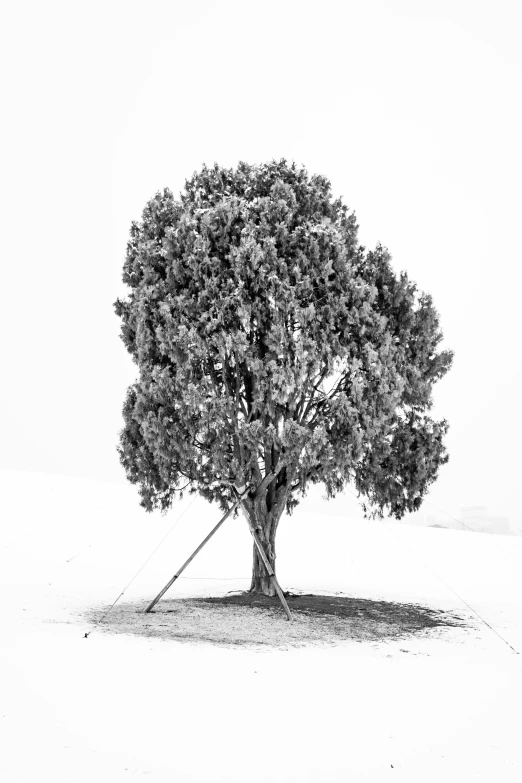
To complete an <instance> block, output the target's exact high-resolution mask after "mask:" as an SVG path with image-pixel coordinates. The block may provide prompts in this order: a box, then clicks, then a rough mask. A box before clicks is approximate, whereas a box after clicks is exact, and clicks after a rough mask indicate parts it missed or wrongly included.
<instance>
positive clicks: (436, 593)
mask: <svg viewBox="0 0 522 783" xmlns="http://www.w3.org/2000/svg"><path fill="white" fill-rule="evenodd" d="M0 491H1V493H2V506H1V508H2V522H3V524H2V536H1V539H0V558H1V573H0V580H1V582H2V598H1V600H2V607H1V608H2V619H3V622H2V628H1V632H0V633H1V641H2V645H1V660H0V671H1V675H0V677H1V682H0V694H1V696H0V744H1V746H2V752H1V754H0V778H1V780H2V781H5V783H11V781H13V782H14V781H24V783H25V782H27V783H33V782H34V781H47V780H49V781H53V783H69V782H70V783H77V782H78V783H83V782H84V781H85V782H87V781H89V783H91V781H93V780H99V781H110V782H111V783H119V781H126V780H137V779H140V780H141V779H144V780H155V781H173V780H175V781H181V782H183V781H198V782H200V781H201V783H203V782H206V781H209V782H210V781H212V783H213V781H223V783H224V782H225V781H226V782H227V783H236V782H237V783H258V782H259V783H261V782H263V783H272V781H273V782H274V783H280V782H281V783H283V782H286V781H295V782H296V783H297V781H299V783H301V782H302V781H310V782H311V781H314V782H315V781H325V782H327V781H346V780H356V781H381V780H382V781H384V780H397V781H408V782H411V783H418V781H423V783H425V782H426V781H440V780H441V779H444V780H450V781H452V780H455V781H457V780H458V781H463V780H465V781H484V782H485V781H488V783H489V781H493V780H499V781H503V782H507V783H510V782H511V781H519V780H520V779H522V751H521V741H520V719H521V711H522V708H521V706H520V705H521V704H522V656H521V655H516V654H515V653H514V652H513V651H512V649H511V648H510V647H509V646H508V645H507V644H506V643H505V642H504V641H502V640H501V639H500V638H499V637H498V636H497V635H496V634H495V633H494V632H493V631H491V630H490V629H489V628H487V627H486V626H484V625H483V624H481V623H480V622H479V621H478V620H477V618H476V617H475V616H474V615H473V613H472V611H471V610H470V609H469V608H467V607H466V606H464V605H463V604H462V602H461V601H460V600H459V599H458V598H457V596H456V595H455V594H454V593H452V591H451V590H450V589H449V587H448V586H446V585H449V586H451V587H452V588H453V589H454V590H456V591H457V592H458V593H459V594H460V595H461V596H462V597H463V598H464V599H465V601H466V602H468V603H469V604H470V605H471V606H473V607H474V608H475V609H476V610H477V611H478V612H479V613H480V614H482V615H483V617H484V618H485V619H486V620H487V621H488V622H489V623H490V624H491V625H493V626H494V627H495V628H496V629H497V630H498V632H499V633H500V634H502V635H503V636H504V637H505V638H506V639H507V640H508V641H509V642H510V644H511V645H513V647H515V648H516V649H517V650H522V611H521V609H522V539H520V538H514V537H507V536H493V535H485V534H478V533H468V532H462V533H461V532H457V531H449V530H433V529H422V528H415V527H411V526H407V525H399V524H395V523H389V522H386V523H385V524H381V523H371V522H361V521H360V520H357V519H348V518H346V519H343V518H342V517H340V516H333V515H332V516H330V515H329V514H328V506H327V505H326V503H325V505H324V512H318V511H317V509H316V510H314V512H313V514H306V513H304V511H303V512H300V511H299V510H297V511H296V512H295V514H294V516H293V517H290V518H287V519H284V520H283V521H282V523H281V528H280V533H279V540H278V545H279V546H278V574H279V579H280V581H281V583H282V585H283V587H284V589H288V590H294V591H296V592H297V591H299V590H300V591H306V592H320V591H322V592H324V593H332V594H335V593H336V592H342V593H343V594H346V595H349V596H355V597H359V598H371V599H385V600H389V601H401V602H406V603H418V604H424V605H426V606H431V607H433V608H435V609H442V610H447V611H452V612H455V613H457V614H458V615H460V616H462V617H463V618H468V620H469V623H470V627H469V628H468V629H466V628H462V627H459V628H453V629H444V630H440V629H436V631H435V632H429V633H423V634H421V635H419V636H410V637H408V638H402V639H393V640H391V641H385V640H384V641H383V640H375V639H374V640H372V641H368V642H365V641H361V640H360V639H359V640H354V641H350V642H343V643H341V644H335V645H333V646H328V644H324V643H322V644H317V643H313V644H310V645H308V646H302V647H294V646H293V645H292V643H291V636H290V635H291V634H295V632H296V628H295V627H294V628H291V627H290V624H288V623H286V621H284V620H282V618H279V617H274V624H275V623H277V629H278V633H277V638H276V639H275V642H277V647H275V648H274V647H271V646H269V645H266V644H265V645H264V646H260V647H258V648H252V647H242V646H240V647H238V646H228V645H227V644H215V643H211V642H205V641H201V639H198V640H197V643H193V642H191V641H190V639H184V640H183V642H182V643H180V641H176V640H173V639H172V638H163V639H162V638H155V637H147V636H140V635H136V634H134V633H130V632H129V633H127V632H125V633H113V632H110V631H109V630H108V628H107V627H106V629H105V630H103V631H102V630H101V629H97V630H94V631H93V632H92V633H91V635H90V636H89V637H88V638H87V639H85V638H84V633H85V632H86V631H88V630H89V627H90V626H89V623H88V622H87V620H86V619H85V615H86V614H88V613H90V612H92V611H93V610H96V609H98V608H99V607H100V606H105V607H106V606H108V605H109V604H111V603H112V601H114V599H115V598H116V597H117V596H118V595H119V593H121V591H122V590H123V589H124V587H125V585H126V584H127V583H128V582H129V580H130V579H131V578H132V576H133V575H134V573H135V572H136V571H137V570H138V568H139V567H140V566H141V565H142V564H143V562H144V561H145V559H146V558H147V557H148V555H149V554H150V553H151V551H152V550H153V549H154V547H155V546H156V544H157V543H158V542H159V541H160V539H161V538H162V536H163V535H164V534H165V533H166V532H167V531H168V529H169V528H170V526H171V525H172V523H173V522H174V520H175V518H176V517H177V516H178V514H179V512H180V511H181V510H182V509H183V508H186V507H187V505H188V503H189V499H188V498H186V499H185V500H184V501H183V502H182V503H181V504H180V505H179V507H178V508H176V509H173V511H171V512H170V513H169V515H168V516H166V517H165V518H163V517H160V516H159V515H158V516H156V515H153V516H146V515H145V514H144V512H142V511H141V510H139V509H138V506H137V501H136V499H135V495H134V490H133V489H132V488H127V487H125V486H123V485H122V486H120V485H112V484H108V483H107V484H103V483H101V482H100V483H97V482H88V481H82V480H80V479H78V480H75V479H71V478H65V477H61V476H50V475H42V474H36V473H33V474H29V473H26V474H22V473H16V472H7V471H5V472H2V473H0ZM305 508H306V500H305V501H303V509H305ZM218 518H219V512H218V510H217V508H216V507H211V506H208V505H207V504H205V503H204V502H201V501H199V500H196V501H195V502H194V503H193V504H192V506H191V507H190V508H189V509H188V510H187V511H186V513H185V515H184V517H183V518H182V519H180V520H179V522H178V523H177V525H176V527H175V528H174V530H173V531H172V533H171V534H170V536H169V537H168V538H167V540H166V541H165V542H164V544H163V545H162V547H161V548H160V549H159V551H158V552H157V553H156V554H155V555H154V557H153V558H152V559H151V560H150V562H149V563H148V564H147V565H146V566H145V568H144V569H143V570H142V571H141V573H140V574H139V575H138V577H137V578H136V580H135V581H134V582H133V584H132V585H131V587H130V588H129V590H128V591H127V592H126V593H125V596H124V597H123V598H122V599H121V607H120V604H117V605H116V608H115V610H114V612H115V615H114V617H115V618H116V620H117V618H118V617H120V618H121V617H122V616H123V615H124V614H125V612H127V615H128V613H129V611H130V609H131V608H132V607H133V606H137V605H140V606H141V605H143V603H144V602H145V601H146V600H147V599H150V598H152V597H153V596H154V595H155V594H156V593H157V592H158V591H159V589H160V588H161V587H162V586H163V584H164V583H165V582H166V581H167V580H168V579H169V578H170V576H171V575H172V573H173V572H174V571H175V570H177V568H178V567H179V565H180V564H181V563H182V562H183V561H184V559H185V558H186V557H187V556H188V554H190V552H191V551H192V549H194V548H195V546H196V545H197V544H198V543H199V542H200V540H201V539H202V538H203V537H204V536H205V534H206V533H207V532H208V531H209V529H210V528H211V527H212V526H213V525H214V524H215V522H216V521H217V519H218ZM317 527H319V529H320V531H319V534H318V538H315V537H314V530H315V529H316V528H317ZM250 556H251V543H250V539H249V535H248V532H247V530H246V526H245V524H244V522H243V520H242V519H241V518H240V517H239V518H238V519H235V520H229V521H227V522H226V523H225V525H224V526H223V528H222V529H221V530H220V531H219V532H218V533H217V534H216V536H215V538H214V539H212V541H211V542H210V543H209V544H208V546H207V548H206V549H205V550H203V552H202V553H201V554H200V555H199V556H198V558H197V559H196V560H195V561H194V563H193V564H192V565H191V566H190V567H189V570H187V576H189V577H191V578H190V579H185V580H183V581H181V580H180V581H179V582H178V583H177V584H176V585H175V586H174V587H173V588H172V592H171V593H169V594H168V595H167V597H166V599H165V602H164V606H163V609H162V611H163V616H161V614H160V613H159V614H158V615H156V616H155V617H154V618H153V619H152V620H151V622H154V623H158V622H159V621H158V618H159V620H160V621H161V623H166V624H167V626H166V627H167V631H168V623H169V622H171V620H170V619H165V618H172V617H175V613H170V614H169V613H168V612H166V609H167V608H168V607H169V606H172V605H173V604H172V602H173V601H174V600H175V599H176V598H180V597H190V596H192V597H198V596H200V597H203V596H206V595H220V594H225V593H227V592H229V591H232V590H242V589H244V588H246V587H248V576H249V569H250ZM71 558H72V559H71ZM67 561H69V562H67ZM430 569H433V571H435V572H436V573H437V574H438V576H439V577H440V578H441V579H442V580H443V581H444V582H445V583H446V585H445V584H443V583H442V582H441V581H440V580H439V579H437V577H436V576H435V575H434V574H433V572H432V571H431V570H430ZM206 577H212V578H211V579H208V578H206ZM169 601H170V602H171V603H170V604H169ZM178 606H179V604H178ZM158 608H160V607H158ZM254 615H255V611H254ZM223 616H225V612H223ZM227 616H228V617H230V616H231V615H230V614H229V615H227ZM234 616H235V618H236V619H235V620H234V622H236V623H237V625H236V627H237V629H238V633H239V630H240V629H241V628H242V632H245V626H244V625H243V623H247V622H253V621H252V620H248V621H247V620H246V619H245V618H246V615H245V610H243V609H242V610H241V612H239V613H237V612H236V614H235V615H234ZM252 616H253V615H250V617H252ZM136 617H138V615H136ZM109 618H111V615H109ZM109 618H108V619H109ZM186 619H190V618H186ZM196 619H199V621H201V617H200V618H197V617H195V618H194V620H196ZM116 620H114V619H112V620H111V622H113V623H115V622H116ZM139 622H143V618H139ZM256 622H257V621H256ZM254 625H255V622H254ZM265 625H266V623H265ZM259 627H260V628H261V630H262V627H261V626H259ZM274 628H275V625H274V627H271V630H270V633H274ZM120 630H121V628H120ZM207 630H209V632H210V631H212V633H214V634H216V628H215V627H213V628H211V629H207ZM253 630H254V631H256V629H255V628H254V629H253ZM167 631H166V632H165V636H166V637H168V633H167ZM259 632H261V631H259ZM266 632H267V633H268V631H266ZM223 633H224V634H232V635H234V633H236V631H235V629H234V626H233V623H232V624H231V623H230V622H229V623H228V626H227V627H226V628H224V630H223ZM249 633H252V628H251V629H250V630H249ZM303 633H304V631H303ZM301 641H302V640H301ZM312 641H314V640H312Z"/></svg>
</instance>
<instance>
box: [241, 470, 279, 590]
mask: <svg viewBox="0 0 522 783" xmlns="http://www.w3.org/2000/svg"><path fill="white" fill-rule="evenodd" d="M273 483H274V484H275V483H276V482H275V480H274V482H273ZM288 491H289V490H288V485H287V484H286V482H285V483H284V484H283V485H281V486H280V487H278V488H277V489H275V488H274V487H267V488H266V489H264V490H263V492H262V493H261V494H258V495H257V496H256V497H255V498H253V499H250V500H248V501H246V502H245V503H243V504H242V505H243V512H244V514H245V516H246V518H247V523H248V525H249V527H250V529H253V530H255V532H256V533H257V535H258V538H259V541H260V543H261V546H262V547H263V549H264V551H265V554H266V556H267V559H268V562H269V563H270V565H271V567H272V569H273V571H274V573H276V572H277V571H276V551H275V538H276V532H277V526H278V524H279V520H280V518H281V516H282V514H283V511H284V508H285V505H286V500H287V497H288ZM250 592H252V593H260V594H262V595H268V596H274V595H276V590H275V587H274V584H273V581H272V580H271V578H270V575H269V574H268V572H267V570H266V567H265V564H264V563H263V561H262V559H261V556H260V554H259V552H258V550H257V547H256V545H255V544H253V560H252V580H251V583H250Z"/></svg>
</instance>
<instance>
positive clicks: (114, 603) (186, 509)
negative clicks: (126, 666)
mask: <svg viewBox="0 0 522 783" xmlns="http://www.w3.org/2000/svg"><path fill="white" fill-rule="evenodd" d="M196 497H197V495H194V497H193V498H192V500H191V501H190V503H189V504H188V506H187V507H186V508H185V509H184V511H182V512H181V514H180V515H179V517H177V519H175V520H174V522H173V523H172V526H171V528H170V530H168V531H167V533H165V535H164V536H163V538H162V539H161V541H160V542H159V544H158V545H157V547H156V548H155V549H154V550H153V551H152V552H151V553H150V555H149V556H148V558H147V559H146V560H145V562H144V563H143V565H142V566H141V567H140V568H139V569H138V570H137V571H136V573H135V574H134V576H133V577H132V579H131V580H130V582H129V583H128V585H126V586H125V587H124V588H123V590H122V591H121V593H120V594H119V596H118V597H117V598H116V600H115V601H113V603H112V604H111V605H110V606H109V608H108V609H107V611H106V612H104V614H103V615H102V616H101V617H100V619H99V620H97V621H96V622H95V623H94V624H93V626H92V628H91V629H90V631H87V633H85V634H84V636H83V638H84V639H87V638H88V637H89V635H90V634H91V633H92V632H93V631H94V630H95V628H97V627H98V625H99V624H100V623H101V622H102V620H104V619H105V618H106V617H107V615H108V614H109V612H110V611H111V609H112V608H113V607H114V606H115V605H116V604H117V603H118V601H119V600H120V598H121V597H122V595H124V593H125V591H126V590H128V588H129V587H130V586H131V584H132V583H133V582H134V580H135V579H136V577H137V576H138V574H139V573H140V572H141V571H143V569H144V568H145V566H146V565H147V563H148V562H149V560H150V559H151V558H152V556H153V555H154V554H156V552H157V551H158V549H159V548H160V546H161V545H162V544H163V542H164V541H165V539H166V538H168V536H170V534H171V533H172V531H173V530H174V528H175V526H176V525H177V524H178V522H179V520H180V519H181V517H182V516H184V514H186V513H187V511H188V510H189V508H190V507H191V505H192V504H193V502H194V501H195V499H196Z"/></svg>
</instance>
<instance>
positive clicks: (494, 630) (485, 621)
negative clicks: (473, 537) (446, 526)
mask: <svg viewBox="0 0 522 783" xmlns="http://www.w3.org/2000/svg"><path fill="white" fill-rule="evenodd" d="M347 489H348V491H349V492H350V494H351V495H353V496H354V498H356V499H357V496H356V495H355V494H354V493H353V492H352V490H351V489H350V488H349V487H347ZM440 510H441V509H439V511H440ZM443 513H444V512H443ZM381 523H382V526H383V527H384V529H385V530H387V531H388V532H389V533H391V534H392V535H393V536H395V538H396V539H397V541H400V543H401V544H402V545H403V546H404V547H406V549H408V550H409V551H410V552H411V554H412V555H413V556H414V557H416V558H417V560H418V561H419V562H420V563H422V565H423V566H424V567H425V568H427V569H428V571H429V572H430V573H431V574H433V576H434V577H436V578H437V579H438V580H439V582H441V583H442V584H443V585H444V587H446V588H447V589H448V590H450V591H451V592H452V593H453V595H455V596H456V597H457V598H458V599H459V601H462V603H463V604H464V606H467V607H468V609H469V610H470V611H471V612H473V614H475V615H476V616H477V617H478V618H479V620H481V621H482V622H483V623H484V625H486V626H487V627H488V628H489V629H490V630H491V631H493V633H494V634H496V635H497V636H498V637H499V639H502V641H503V642H504V644H507V646H508V647H509V648H510V649H511V650H513V652H514V653H515V655H520V653H519V651H518V650H516V649H515V648H514V647H513V645H512V644H511V643H510V642H508V640H507V639H505V638H504V637H503V636H502V634H501V633H499V632H498V631H497V630H496V628H493V626H492V625H490V624H489V623H488V621H487V620H485V619H484V618H483V617H482V615H480V614H479V613H478V612H477V610H476V609H474V608H473V606H471V605H470V604H468V602H467V601H465V600H464V598H463V597H462V596H461V595H459V594H458V593H457V591H456V590H455V589H454V588H453V587H451V586H450V585H449V584H448V583H447V582H445V581H444V579H442V577H440V576H439V575H438V574H437V573H436V572H435V571H434V570H433V568H431V567H430V566H429V565H428V564H427V563H426V562H425V561H424V560H423V559H422V558H421V557H419V555H418V554H417V553H416V552H414V551H413V549H411V547H409V546H408V544H406V543H405V542H404V541H403V540H402V538H400V537H399V536H398V535H397V534H396V533H394V532H393V530H390V528H388V527H386V525H385V524H384V522H382V520H381ZM473 532H475V531H473Z"/></svg>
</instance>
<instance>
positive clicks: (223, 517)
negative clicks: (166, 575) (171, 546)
mask: <svg viewBox="0 0 522 783" xmlns="http://www.w3.org/2000/svg"><path fill="white" fill-rule="evenodd" d="M239 503H241V496H239V495H238V497H237V500H236V501H235V503H233V504H232V505H231V506H230V508H229V509H228V511H227V512H226V514H224V516H222V517H221V519H220V520H219V522H218V523H217V525H216V526H215V527H214V528H213V529H212V530H211V531H210V533H209V534H208V536H207V537H206V538H205V540H204V541H202V542H201V544H200V545H199V546H198V548H197V549H196V550H195V551H194V552H193V553H192V554H191V556H190V557H189V559H188V560H186V561H185V562H184V563H183V565H182V566H181V568H180V569H179V571H176V573H175V574H174V576H173V577H172V579H171V580H170V581H169V582H167V584H166V585H165V587H164V588H163V590H162V591H161V592H160V593H158V595H157V596H156V598H155V599H154V600H153V601H151V602H150V604H149V605H148V606H147V608H146V609H145V613H147V612H150V611H151V609H153V608H154V607H155V606H156V604H157V603H158V601H159V600H160V598H162V597H163V596H164V595H165V593H166V592H167V590H168V589H169V587H171V586H172V585H173V584H174V582H175V581H176V579H177V578H178V576H179V575H180V574H182V573H183V571H184V570H185V568H186V567H187V566H188V564H189V563H191V562H192V561H193V560H194V558H195V557H196V555H197V553H198V552H200V551H201V550H202V549H203V547H204V546H205V544H206V543H207V541H209V540H210V539H211V538H212V536H213V535H214V533H215V532H216V530H218V528H220V527H221V525H222V524H223V522H224V521H225V519H227V517H229V516H230V514H231V513H232V512H233V511H234V509H235V508H236V506H237V505H238V504H239Z"/></svg>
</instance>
